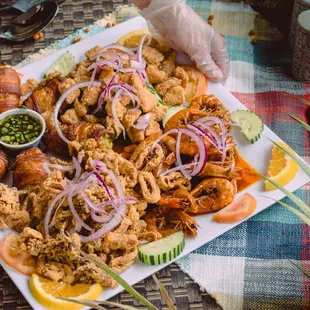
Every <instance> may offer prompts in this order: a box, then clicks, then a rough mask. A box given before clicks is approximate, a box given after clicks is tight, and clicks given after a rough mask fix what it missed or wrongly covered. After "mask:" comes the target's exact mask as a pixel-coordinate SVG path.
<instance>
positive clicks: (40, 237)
mask: <svg viewBox="0 0 310 310" xmlns="http://www.w3.org/2000/svg"><path fill="white" fill-rule="evenodd" d="M116 39H118V37H116ZM85 46H86V45H85ZM85 46H84V48H85ZM84 51H85V57H84V59H83V60H82V61H81V62H79V63H77V64H76V65H75V66H74V69H73V70H71V71H70V72H69V73H68V74H66V75H65V76H64V75H63V74H62V72H58V71H54V72H51V73H49V74H48V75H47V76H46V77H45V78H44V79H43V80H41V81H35V80H33V79H31V76H27V78H29V79H28V80H27V81H26V82H25V83H24V84H22V85H21V83H20V80H18V79H17V77H18V75H17V77H16V76H15V77H14V79H12V78H11V75H12V74H13V73H12V71H14V69H12V68H7V70H9V73H8V79H9V80H10V81H12V84H14V83H15V84H14V87H13V90H14V91H13V95H14V96H13V95H10V94H9V92H10V90H8V94H9V95H10V98H12V100H11V101H10V102H11V103H10V105H11V104H14V107H18V106H20V105H22V106H23V107H26V108H28V109H31V110H34V111H36V112H38V113H39V114H40V115H41V116H42V117H43V118H44V120H45V123H46V132H45V134H44V136H43V138H42V141H41V142H42V143H41V144H40V147H33V148H29V149H26V150H24V151H22V152H20V153H17V154H16V153H9V154H8V155H7V154H5V152H6V151H5V149H4V150H3V151H1V153H0V172H1V175H2V176H3V175H4V174H5V172H6V170H7V169H8V160H10V161H11V162H12V165H11V168H10V169H11V173H12V186H11V185H7V184H4V183H1V184H0V203H1V211H0V212H1V214H0V227H1V228H2V229H5V228H10V229H11V230H12V231H13V232H10V233H9V234H8V235H7V236H6V237H5V238H4V241H2V243H1V246H0V254H1V257H2V259H3V261H5V262H6V263H7V264H8V265H9V266H11V267H13V268H15V269H16V270H17V271H18V272H21V273H24V274H26V275H28V276H31V275H32V274H36V275H38V276H40V277H42V278H44V279H46V280H49V281H53V282H55V283H56V282H57V283H66V284H69V285H72V286H74V285H77V284H82V285H84V284H95V283H99V284H100V285H101V286H102V287H111V288H115V287H117V282H116V281H115V280H114V279H113V278H112V277H110V276H109V275H108V274H107V273H105V272H104V271H103V270H102V269H100V268H99V267H98V266H97V265H96V264H94V263H93V262H90V261H88V260H85V259H83V258H81V254H80V251H83V252H84V253H86V254H89V255H91V256H93V257H96V258H97V259H99V260H101V261H102V262H104V263H105V264H106V265H107V266H108V267H110V268H111V269H112V270H113V271H114V272H116V273H117V274H121V273H123V272H124V271H126V270H127V269H128V268H129V267H130V266H132V265H133V264H134V263H135V262H139V260H142V261H144V262H145V263H150V264H160V263H163V262H167V261H169V259H168V258H167V257H166V259H161V256H160V255H161V254H160V253H159V254H158V253H157V254H158V257H157V256H156V257H155V256H154V255H155V254H152V255H151V254H150V255H148V253H146V254H145V253H144V252H143V253H144V254H141V253H142V252H141V253H139V255H138V252H139V247H140V246H141V244H143V246H144V245H145V244H146V243H151V242H156V241H159V240H161V239H162V238H165V237H168V238H169V236H172V235H173V234H175V233H176V232H182V233H184V235H185V236H186V238H185V246H187V242H191V240H195V239H196V238H197V239H198V238H199V236H200V234H203V233H204V231H208V227H207V226H205V227H201V225H198V223H197V219H198V218H200V216H202V217H203V216H206V214H210V213H212V214H213V213H215V212H218V211H220V210H222V211H223V210H224V209H225V208H226V207H227V206H230V205H231V204H232V203H234V201H236V200H235V198H236V195H237V194H238V193H239V192H241V191H244V190H246V189H247V188H249V187H250V186H252V185H253V184H254V183H256V182H258V181H259V180H260V176H259V174H258V173H257V172H256V170H255V169H254V168H253V167H252V166H251V165H250V164H248V163H247V162H246V161H245V160H244V159H243V158H242V157H241V156H240V154H239V152H238V148H237V145H236V141H235V140H234V138H233V135H232V134H231V131H232V127H233V126H234V124H233V123H232V120H231V116H230V110H229V109H228V108H227V106H226V105H225V102H222V101H221V100H220V99H219V98H217V97H216V96H215V95H213V94H211V93H209V94H207V87H208V83H207V81H206V79H205V77H204V76H203V74H202V73H200V72H199V70H197V69H196V68H195V67H192V66H188V65H180V64H178V63H177V61H176V51H174V50H172V49H170V48H169V47H167V46H165V45H164V44H162V43H160V42H157V41H156V40H155V39H154V38H152V37H151V36H150V35H148V34H145V35H143V36H141V39H140V40H139V45H138V46H137V47H135V48H132V47H131V48H128V47H126V46H122V45H120V44H117V43H115V44H110V45H106V46H104V45H102V46H95V47H93V48H91V49H87V48H85V49H84ZM3 74H5V70H4V73H3ZM0 82H1V81H0ZM16 94H18V95H20V94H21V95H23V97H22V99H21V101H20V102H19V104H16V100H15V99H16V98H15V97H16ZM1 104H2V103H1V102H0V105H1ZM0 108H1V109H2V108H3V109H4V110H7V109H8V108H11V106H0ZM1 111H3V110H1ZM239 196H240V195H239ZM249 196H251V195H249ZM251 197H252V196H251ZM252 198H253V197H252ZM238 199H239V198H238ZM243 199H246V201H247V202H249V198H247V197H245V198H243ZM251 203H252V205H251V206H252V207H251V208H250V209H251V212H250V213H244V214H243V217H242V216H241V217H240V218H239V217H236V218H234V217H232V218H230V220H228V221H227V218H225V217H222V216H218V218H215V220H216V219H217V220H216V221H217V222H235V221H238V220H239V221H240V220H243V219H244V218H246V217H247V216H249V215H250V214H251V213H252V212H254V210H255V206H254V208H253V201H251ZM254 204H255V205H256V202H255V201H254ZM219 215H220V214H219ZM197 216H199V217H197ZM239 216H240V214H239ZM212 225H218V226H221V225H223V224H220V223H215V222H214V223H213V224H212ZM225 229H226V230H227V228H225ZM225 229H224V231H225ZM197 234H198V236H197ZM182 242H183V247H184V240H183V241H182ZM199 242H200V243H199V244H198V243H197V244H196V245H194V246H196V247H198V246H199V245H202V244H204V242H203V241H199ZM8 245H9V246H8ZM13 245H14V247H13ZM8 247H10V248H11V249H12V248H14V250H15V251H16V252H17V253H18V254H17V255H16V257H15V259H14V257H13V258H12V255H11V254H12V253H11V254H10V253H9V252H10V250H9V249H8ZM183 247H182V249H183ZM182 249H181V250H182ZM140 254H141V255H140ZM177 254H180V253H177ZM145 255H146V256H147V257H146V256H145ZM176 256H177V255H174V256H172V257H170V259H174V258H175V257H176ZM133 268H134V269H135V271H137V270H139V269H141V270H144V272H145V270H146V269H145V268H154V267H152V266H147V265H144V264H142V263H141V262H139V263H138V264H135V265H134V266H133ZM156 268H157V269H152V270H153V272H154V271H156V270H158V269H159V268H158V267H156ZM129 269H130V268H129ZM148 272H149V271H148ZM143 277H145V274H143V275H141V276H140V275H139V276H138V277H137V278H136V279H131V280H130V281H129V282H132V283H134V282H136V281H137V280H140V279H141V278H143ZM111 295H114V293H111V294H110V296H111Z"/></svg>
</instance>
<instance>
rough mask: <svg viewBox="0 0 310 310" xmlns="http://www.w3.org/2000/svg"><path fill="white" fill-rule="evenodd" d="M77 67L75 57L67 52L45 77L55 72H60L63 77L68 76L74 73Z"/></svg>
mask: <svg viewBox="0 0 310 310" xmlns="http://www.w3.org/2000/svg"><path fill="white" fill-rule="evenodd" d="M75 67H76V62H75V58H74V56H73V55H72V54H71V53H70V52H66V53H64V54H63V55H62V56H61V57H60V58H59V59H58V60H57V61H56V62H54V64H53V65H52V66H51V67H50V68H49V69H48V70H47V72H46V74H45V77H47V76H48V75H49V74H50V73H54V72H59V73H61V75H62V76H67V75H68V74H69V73H70V72H71V71H74V69H75Z"/></svg>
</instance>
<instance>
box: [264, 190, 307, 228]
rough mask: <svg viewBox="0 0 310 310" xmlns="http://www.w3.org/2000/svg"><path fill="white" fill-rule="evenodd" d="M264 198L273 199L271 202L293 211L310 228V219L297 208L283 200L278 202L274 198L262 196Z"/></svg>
mask: <svg viewBox="0 0 310 310" xmlns="http://www.w3.org/2000/svg"><path fill="white" fill-rule="evenodd" d="M262 197H264V198H268V199H271V200H273V201H275V202H277V203H279V204H280V205H282V206H283V207H285V208H287V209H288V210H289V211H291V212H292V213H294V214H295V215H297V216H298V217H299V218H300V219H301V220H302V221H304V222H305V223H306V224H308V225H309V226H310V218H309V217H307V216H306V215H305V214H304V213H302V212H300V211H298V210H296V209H295V208H293V207H291V206H290V205H288V204H287V203H285V202H283V201H281V200H276V199H273V198H271V197H267V196H262Z"/></svg>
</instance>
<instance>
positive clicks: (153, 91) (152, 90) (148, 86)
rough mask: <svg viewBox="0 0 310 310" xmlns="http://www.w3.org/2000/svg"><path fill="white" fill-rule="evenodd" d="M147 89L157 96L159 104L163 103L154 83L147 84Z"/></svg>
mask: <svg viewBox="0 0 310 310" xmlns="http://www.w3.org/2000/svg"><path fill="white" fill-rule="evenodd" d="M146 87H147V89H148V90H149V91H150V92H151V93H152V94H153V95H155V97H156V101H157V105H159V104H163V100H162V99H161V97H160V96H159V94H158V92H157V91H156V90H155V88H154V87H153V85H152V84H147V86H146Z"/></svg>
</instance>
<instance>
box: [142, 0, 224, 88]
mask: <svg viewBox="0 0 310 310" xmlns="http://www.w3.org/2000/svg"><path fill="white" fill-rule="evenodd" d="M140 13H141V15H142V16H143V17H144V18H145V19H146V20H147V22H148V24H149V28H150V31H151V33H152V35H153V36H154V37H155V38H156V39H157V40H159V41H162V42H164V43H166V44H167V45H168V46H170V47H172V48H173V49H175V50H178V51H182V52H185V53H187V54H188V55H189V56H190V57H191V59H192V60H193V61H194V62H195V63H196V66H197V67H198V68H199V69H200V70H201V71H202V72H203V73H204V74H205V75H206V77H207V78H208V79H209V80H211V81H214V82H224V81H225V80H226V79H227V77H228V73H229V58H228V53H227V49H226V43H225V39H224V37H223V36H222V35H220V34H218V33H217V32H216V31H215V30H214V29H213V28H212V27H211V26H210V25H209V24H208V23H207V22H206V21H205V20H203V19H202V18H201V17H200V16H199V15H198V14H197V13H196V12H195V11H194V10H192V9H191V8H190V7H189V6H188V5H186V3H185V0H152V2H151V4H150V5H149V6H148V7H147V8H145V9H143V10H141V11H140Z"/></svg>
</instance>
